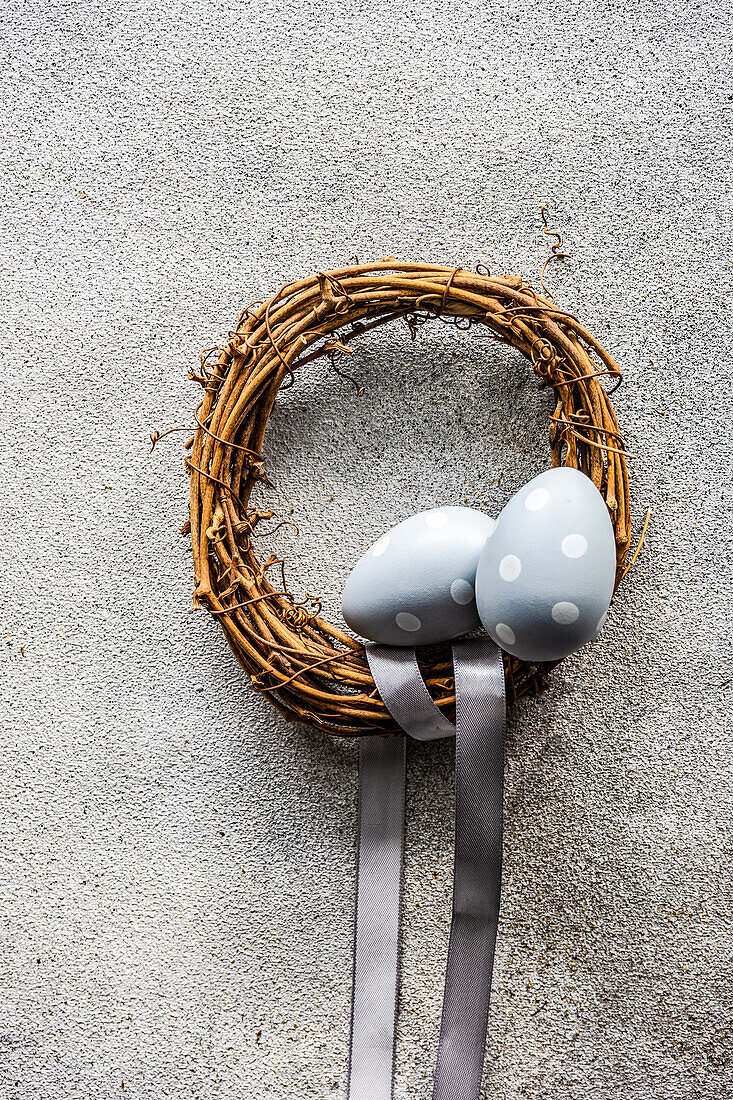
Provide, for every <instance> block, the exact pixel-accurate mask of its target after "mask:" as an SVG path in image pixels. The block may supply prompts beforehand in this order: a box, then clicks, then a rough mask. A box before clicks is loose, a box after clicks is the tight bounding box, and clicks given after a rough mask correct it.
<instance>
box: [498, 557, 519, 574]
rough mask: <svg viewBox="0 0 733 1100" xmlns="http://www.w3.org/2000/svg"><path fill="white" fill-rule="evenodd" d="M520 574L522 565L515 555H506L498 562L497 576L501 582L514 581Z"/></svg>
mask: <svg viewBox="0 0 733 1100" xmlns="http://www.w3.org/2000/svg"><path fill="white" fill-rule="evenodd" d="M521 572H522V563H521V561H520V560H519V558H518V557H517V555H516V554H507V555H506V557H505V558H502V559H501V561H500V562H499V576H500V577H501V579H502V580H503V581H515V580H516V579H517V577H518V576H519V574H520V573H521Z"/></svg>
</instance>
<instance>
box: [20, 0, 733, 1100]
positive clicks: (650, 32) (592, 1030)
mask: <svg viewBox="0 0 733 1100" xmlns="http://www.w3.org/2000/svg"><path fill="white" fill-rule="evenodd" d="M0 23H1V30H2V35H1V36H0V40H1V42H2V45H1V46H0V49H1V50H2V55H3V64H2V65H1V66H0V84H1V85H2V92H1V93H0V94H1V95H2V102H3V114H4V116H5V119H6V128H5V136H4V141H3V144H2V148H1V149H0V172H1V173H2V193H3V209H2V215H1V216H0V219H1V224H2V238H3V246H2V252H1V253H0V255H1V256H2V266H3V273H4V290H3V293H2V296H1V297H0V318H1V319H2V329H3V340H2V351H3V354H4V357H5V364H4V366H3V374H2V379H3V387H4V392H5V401H4V407H3V408H4V415H3V418H2V420H3V423H2V433H1V434H0V449H1V450H2V465H1V469H2V478H1V479H0V494H1V495H2V505H1V507H0V524H1V525H2V537H1V538H0V594H1V600H2V607H3V630H4V639H3V644H2V653H3V689H2V693H1V698H0V713H1V714H2V719H1V721H0V749H1V755H0V759H1V760H2V784H0V815H1V825H2V849H1V850H2V853H3V864H4V866H3V874H2V879H3V889H2V890H1V891H0V913H1V925H0V926H1V928H2V940H1V943H0V957H1V971H0V973H1V975H2V978H1V981H2V997H0V1094H1V1095H2V1097H3V1100H72V1098H73V1100H76V1098H79V1100H89V1098H94V1100H111V1098H118V1097H130V1098H140V1100H142V1098H145V1100H163V1098H167V1097H181V1096H187V1097H192V1098H195V1100H234V1098H235V1097H236V1098H247V1100H248V1098H253V1100H255V1098H256V1100H259V1098H266V1100H270V1098H272V1100H278V1098H283V1100H284V1098H286V1097H287V1098H288V1100H291V1098H292V1097H298V1098H299V1100H336V1098H342V1097H343V1096H344V1087H345V1064H346V1052H347V1038H348V1006H349V992H350V952H351V933H352V911H353V858H354V825H355V797H356V768H355V746H353V745H351V744H344V743H331V742H330V741H328V740H326V739H324V738H323V737H320V736H316V735H315V734H313V733H312V732H309V731H308V730H306V729H301V728H292V727H286V726H285V725H283V723H282V722H281V721H280V719H279V718H278V716H277V714H276V712H275V711H274V710H271V709H270V708H269V707H268V705H267V703H266V702H265V701H264V700H263V699H261V698H259V697H255V696H253V694H252V693H251V691H250V690H249V687H248V684H247V683H246V681H245V678H244V676H243V675H242V674H241V673H240V672H239V670H238V668H237V667H236V665H235V664H234V663H233V660H232V658H231V655H230V653H229V650H228V649H227V647H226V645H225V643H224V639H223V637H222V635H221V634H220V632H219V630H218V628H217V626H216V624H215V623H213V622H212V621H210V620H209V619H208V618H207V617H206V616H205V614H203V613H195V612H193V611H192V610H191V591H192V570H191V557H190V552H189V550H188V548H187V546H186V543H185V540H184V539H183V538H181V536H180V535H179V534H178V528H179V527H180V525H181V523H182V522H183V520H184V519H185V515H186V489H187V486H186V481H185V477H184V474H183V467H182V442H183V440H184V439H185V436H184V435H172V436H169V437H168V438H167V439H166V440H165V441H164V442H163V443H161V444H160V446H159V447H158V448H156V450H155V451H154V453H153V454H152V456H150V457H148V454H147V450H148V436H149V433H150V432H151V431H152V430H153V428H158V429H160V430H163V429H165V428H168V427H172V426H178V425H183V424H188V423H191V422H192V420H191V413H192V409H193V406H194V404H195V403H196V401H197V400H198V396H197V392H198V391H197V387H195V386H192V385H191V383H188V382H187V381H186V378H185V375H186V372H187V370H188V369H189V368H190V367H191V366H192V365H195V363H196V359H197V353H198V350H199V349H200V348H201V347H203V346H206V345H210V344H213V343H216V342H217V341H218V340H220V339H221V338H222V337H223V336H224V335H225V334H226V332H227V330H228V329H229V328H230V327H231V325H232V324H233V322H234V320H235V319H236V317H237V314H238V312H239V310H240V309H241V308H242V306H244V305H245V304H246V303H247V302H248V301H250V300H252V299H254V298H257V297H261V296H263V295H265V294H267V293H268V292H270V291H272V290H274V289H275V288H277V287H278V286H279V285H280V283H281V282H283V281H284V280H285V279H289V278H291V277H297V276H300V275H303V274H306V273H309V272H311V271H314V270H317V269H319V268H323V267H328V266H335V265H339V264H342V263H344V262H347V261H348V260H349V259H350V257H352V256H353V255H354V254H355V253H358V255H359V256H360V257H362V258H365V257H372V256H376V257H379V256H383V255H389V254H395V255H400V256H404V257H406V258H407V257H409V258H416V259H425V260H430V261H435V262H449V263H451V264H453V263H456V264H458V263H462V264H464V265H466V266H471V265H473V264H475V263H477V262H479V261H480V262H482V263H486V264H489V265H490V266H491V268H492V269H493V270H496V271H504V270H507V271H513V272H518V273H521V274H525V275H527V276H529V277H531V278H536V275H537V272H538V270H539V268H540V267H541V264H542V262H543V260H544V257H545V255H546V253H547V248H548V242H547V240H546V239H545V238H543V236H542V233H541V222H540V218H539V207H540V204H541V203H542V202H544V201H547V202H549V203H550V204H551V216H552V219H553V221H554V222H555V223H556V224H557V225H558V226H559V227H560V228H561V229H562V231H563V233H564V235H565V239H566V242H567V244H568V246H569V248H570V250H571V251H572V254H573V255H572V258H571V260H570V261H568V262H567V263H565V264H564V265H563V266H562V268H560V267H557V268H554V269H551V273H550V278H551V283H552V286H553V287H554V289H555V290H556V293H557V295H558V300H559V302H560V303H561V304H562V305H563V306H565V307H567V308H569V309H571V310H573V311H577V312H578V313H579V314H580V315H581V316H582V317H583V319H584V320H585V321H586V322H587V323H588V324H589V325H590V326H591V327H592V328H593V330H594V332H595V333H596V334H597V335H598V336H599V337H600V338H601V339H602V340H603V341H604V342H605V343H606V345H607V346H608V348H609V350H610V351H611V352H612V353H613V354H614V355H615V356H616V358H617V359H618V361H619V362H620V363H621V364H622V366H623V368H624V370H625V373H626V378H627V382H626V385H625V386H624V387H623V388H622V389H621V390H620V391H619V392H618V393H617V395H616V399H615V400H616V407H617V410H618V414H619V417H620V419H621V422H622V425H623V427H624V429H625V430H626V432H627V435H628V440H629V445H630V448H631V450H632V451H633V453H634V455H635V456H636V457H635V459H634V460H633V462H632V464H631V469H632V477H633V485H632V487H633V497H634V535H635V537H637V536H638V534H639V531H640V529H641V523H642V520H643V517H644V513H645V510H646V508H647V507H650V508H651V509H652V520H651V525H650V528H649V535H648V538H647V541H646V545H645V547H644V550H643V552H642V555H641V557H640V559H639V562H638V565H637V567H636V568H635V570H634V571H633V573H632V574H631V575H630V576H629V577H628V579H627V582H626V583H625V584H624V586H623V589H622V591H621V592H620V594H619V597H618V599H617V600H616V602H615V603H614V606H613V609H612V613H611V615H610V616H609V620H608V623H607V626H606V628H605V630H604V632H603V634H602V636H601V638H600V639H599V640H598V641H597V642H596V643H594V644H593V645H591V646H590V647H588V648H587V649H586V650H584V651H583V652H581V653H579V654H578V655H576V656H575V657H573V658H571V659H569V660H568V661H567V662H565V663H564V664H563V666H562V667H561V668H560V669H558V670H557V671H556V672H555V673H554V674H553V676H552V680H551V685H550V689H549V690H548V692H547V693H546V694H545V695H543V696H542V697H541V698H538V699H536V700H534V701H531V702H527V703H524V704H522V705H519V706H517V707H515V708H514V709H513V711H512V713H511V716H510V726H509V734H508V744H507V759H506V813H505V873H504V894H503V912H502V921H501V929H500V937H499V945H498V956H497V967H496V975H495V987H494V989H495V991H494V997H493V1002H492V1009H491V1018H490V1025H489V1040H488V1057H487V1066H486V1077H485V1096H486V1097H487V1098H491V1100H494V1098H497V1100H498V1098H501V1100H519V1098H521V1097H532V1098H533V1100H690V1098H698V1100H726V1098H731V1097H733V1039H732V1038H731V1030H730V1028H731V1008H732V1005H733V993H732V990H733V974H732V970H733V965H732V964H733V959H732V954H733V953H732V951H731V945H732V943H733V928H732V921H731V901H732V896H731V895H732V892H733V891H732V887H731V869H732V865H733V851H732V850H731V849H732V841H731V835H732V833H731V809H732V806H731V803H732V801H733V800H732V798H731V757H732V754H733V745H732V730H731V720H730V719H731V699H732V698H733V695H731V691H732V690H733V689H732V688H731V676H732V675H733V673H732V672H731V651H730V643H731V632H730V595H731V583H730V581H731V557H732V556H733V546H732V538H731V427H732V425H731V402H730V400H729V394H730V388H731V382H732V381H733V379H732V378H731V375H732V373H733V372H732V370H731V351H732V347H731V345H732V340H731V310H730V301H731V291H732V290H733V287H732V282H733V280H732V279H731V265H732V264H733V241H731V234H730V224H731V216H732V214H733V210H732V209H731V206H732V204H731V187H730V162H731V124H732V123H733V88H732V87H731V81H730V49H731V40H732V38H733V35H732V33H731V6H730V4H729V3H724V4H723V5H721V4H720V3H713V2H712V0H701V2H700V3H697V4H694V5H689V4H683V3H681V2H680V0H662V2H661V3H660V2H659V0H654V2H651V0H639V2H638V3H635V4H629V3H623V2H621V3H610V2H605V0H604V2H601V3H595V4H586V3H581V4H580V5H578V4H575V3H569V2H568V0H559V2H558V3H557V4H551V3H549V2H548V0H539V2H538V3H537V4H535V5H533V6H529V7H527V6H524V7H521V6H517V5H516V4H509V3H506V2H504V0H499V2H498V3H495V4H490V5H478V6H477V5H473V6H466V5H465V4H459V3H456V2H454V0H425V3H423V4H420V5H417V4H413V3H410V2H406V0H390V2H389V3H387V2H383V0H374V2H372V3H369V4H361V3H356V2H352V3H346V4H341V5H336V4H333V3H331V2H330V0H324V2H321V3H314V2H312V0H298V2H289V0H280V2H279V3H273V2H272V0H263V2H262V3H259V4H257V5H255V4H237V3H232V2H229V0H226V2H224V0H222V2H210V0H194V2H189V3H182V2H180V0H160V2H159V3H157V4H151V3H149V2H148V0H145V2H143V0H121V2H119V3H116V4H114V5H111V4H110V5H108V4H104V3H101V2H97V3H89V2H82V3H71V2H70V0H51V2H49V3H44V4H41V3H39V2H37V0H28V2H21V0H7V2H6V3H5V5H4V6H3V10H2V12H1V13H0ZM350 369H351V370H352V371H353V372H354V373H355V374H356V375H357V376H358V378H359V380H360V381H361V383H362V384H363V386H364V391H365V392H364V395H363V396H362V397H361V398H360V397H357V395H356V393H355V391H354V389H353V387H351V386H350V385H349V384H348V383H347V382H345V381H344V380H343V379H341V378H339V377H338V376H337V375H335V374H333V373H329V371H328V368H327V367H321V368H318V369H315V364H314V365H313V368H311V369H309V370H308V371H307V373H304V374H303V375H302V376H301V377H299V378H298V382H297V385H296V386H295V387H294V388H293V389H291V390H290V391H288V393H287V394H284V395H283V399H282V401H281V402H280V403H279V404H278V406H277V408H276V410H275V414H274V416H273V419H272V424H271V429H270V432H269V436H268V440H267V462H268V470H269V473H270V476H271V477H272V479H273V481H274V482H275V484H276V487H277V488H276V492H275V494H274V495H273V496H272V498H271V499H272V500H273V501H274V503H275V505H276V506H277V507H278V508H280V509H283V510H285V512H286V513H287V514H290V509H291V508H292V509H293V513H292V514H293V518H294V519H295V520H296V521H297V522H298V524H299V525H300V532H301V533H300V537H298V538H296V537H295V536H294V534H293V533H292V532H289V531H281V532H279V533H278V535H277V536H276V538H275V539H274V540H273V541H272V543H271V546H272V549H273V550H277V551H278V552H279V553H281V554H283V555H284V556H286V558H287V560H288V563H289V572H288V576H289V580H290V583H291V586H292V587H293V588H294V589H295V590H297V591H302V590H304V589H306V588H307V589H308V591H310V592H316V593H318V594H320V595H321V596H322V597H323V599H324V605H325V608H326V610H327V611H328V612H329V613H330V614H336V613H337V608H338V598H339V593H340V590H341V586H342V585H343V582H344V580H345V577H346V575H347V573H348V570H349V567H350V565H351V564H352V563H353V562H354V561H355V560H356V558H357V557H358V556H359V554H360V553H361V552H362V550H363V548H365V547H366V546H367V545H369V543H370V542H372V541H373V540H374V539H375V538H376V537H377V536H378V535H379V533H380V532H381V531H382V530H384V529H385V528H386V527H388V526H390V525H391V524H393V523H394V522H396V521H398V520H399V519H401V518H404V516H406V515H408V514H409V513H410V512H412V511H416V510H419V509H423V508H428V507H430V506H433V505H435V504H436V503H453V504H461V503H464V502H467V503H468V504H471V505H483V506H484V507H486V508H487V509H488V510H491V511H494V512H496V511H497V510H498V509H499V508H500V507H501V506H502V504H503V503H504V502H505V501H506V500H507V499H508V497H509V496H510V495H511V493H512V492H513V491H515V489H516V488H517V487H518V486H519V485H521V484H522V483H523V482H524V481H526V480H528V479H529V478H530V477H531V476H532V475H533V474H535V473H537V472H539V471H540V470H541V469H543V468H544V467H545V466H546V464H547V461H548V452H547V445H546V426H547V425H546V417H547V413H548V411H549V408H550V405H549V398H548V396H547V394H546V392H541V391H540V390H538V388H537V386H536V381H535V380H534V379H533V378H532V376H531V375H530V373H529V371H528V370H527V368H526V365H525V364H524V363H523V361H521V360H520V359H519V358H518V357H517V356H515V355H513V354H511V353H510V352H508V351H507V350H506V349H501V348H499V347H498V346H496V345H494V344H492V343H491V342H489V341H486V340H481V339H478V338H475V337H474V335H473V334H468V335H456V334H454V333H452V332H451V331H449V330H447V329H445V328H444V327H443V326H440V325H438V326H427V327H426V328H424V329H422V330H421V332H420V335H419V338H418V339H417V340H416V341H415V342H414V343H412V342H411V341H410V340H409V338H408V334H407V333H406V332H404V331H402V330H399V329H395V330H394V331H393V332H390V333H387V332H380V333H375V334H374V335H373V336H372V337H371V338H368V339H365V340H364V341H363V343H362V344H361V346H360V347H359V350H358V354H356V355H355V356H354V357H353V359H352V360H351V361H350ZM451 799H452V761H451V751H450V746H449V745H446V744H433V745H425V746H410V775H409V790H408V855H407V867H406V882H405V929H404V953H403V963H402V991H401V998H400V1005H399V1045H398V1058H397V1075H398V1076H397V1085H396V1100H407V1098H408V1097H409V1098H410V1100H428V1098H429V1096H430V1075H431V1069H432V1065H433V1059H434V1054H435V1046H436V1040H437V1030H438V1020H439V1011H440V1001H441V986H442V973H443V967H444V959H445V952H446V945H447V932H448V916H449V900H450V869H451V830H452V825H451Z"/></svg>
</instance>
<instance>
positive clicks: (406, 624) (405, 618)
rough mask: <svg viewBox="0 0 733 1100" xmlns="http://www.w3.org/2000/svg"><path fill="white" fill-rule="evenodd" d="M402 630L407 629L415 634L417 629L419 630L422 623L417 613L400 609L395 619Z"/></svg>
mask: <svg viewBox="0 0 733 1100" xmlns="http://www.w3.org/2000/svg"><path fill="white" fill-rule="evenodd" d="M394 621H395V622H396V623H397V625H398V627H399V628H400V630H407V631H409V633H410V634H414V633H415V631H416V630H419V629H420V627H421V626H422V623H421V622H420V620H419V619H418V617H417V615H411V614H410V612H409V611H399V612H398V613H397V614H396V615H395V620H394Z"/></svg>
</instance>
